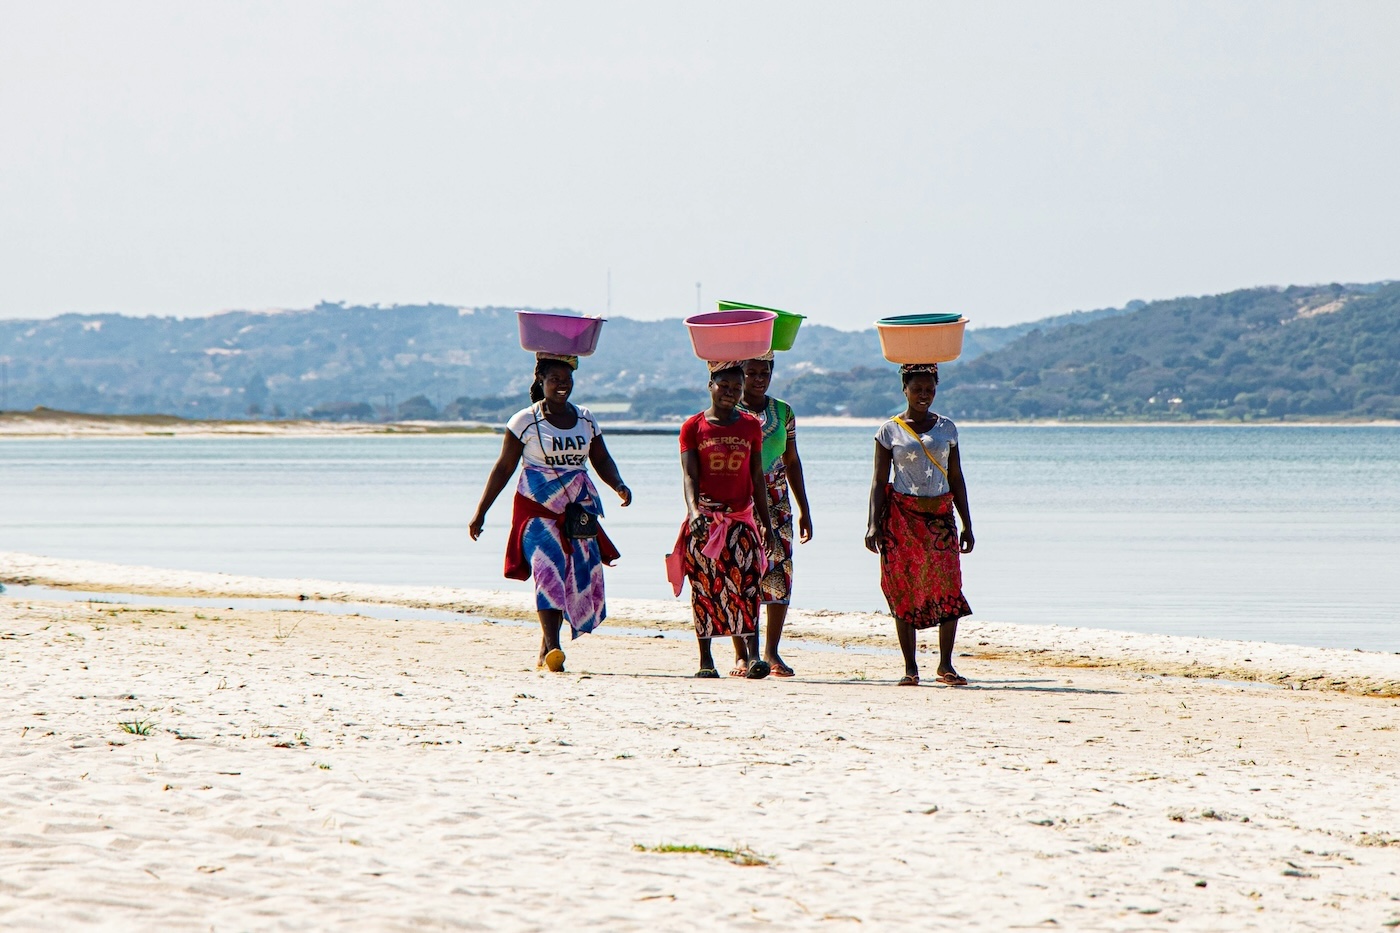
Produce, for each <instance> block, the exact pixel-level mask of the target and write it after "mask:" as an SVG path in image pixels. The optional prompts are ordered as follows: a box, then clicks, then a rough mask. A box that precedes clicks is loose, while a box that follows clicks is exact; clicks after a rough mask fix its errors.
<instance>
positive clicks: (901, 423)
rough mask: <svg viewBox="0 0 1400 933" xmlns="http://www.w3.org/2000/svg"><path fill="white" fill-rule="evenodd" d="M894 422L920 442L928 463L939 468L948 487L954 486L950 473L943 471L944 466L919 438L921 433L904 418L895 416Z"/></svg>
mask: <svg viewBox="0 0 1400 933" xmlns="http://www.w3.org/2000/svg"><path fill="white" fill-rule="evenodd" d="M894 420H895V421H898V422H899V426H900V427H901V428H903V429H904V430H906V431H908V432H909V433H910V434H911V435H913V437H914V440H916V441H918V442H919V447H921V448H922V449H923V451H924V456H925V457H928V462H929V463H932V464H933V465H934V466H936V467H938V472H940V473H942V474H943V478H944V479H945V480H947V482H948V485H949V486H952V485H953V481H952V480H951V479H949V478H948V471H947V470H945V469H943V464H941V463H939V462H938V461H937V460H936V459H935V458H934V456H933V454H931V453H929V452H928V448H927V447H924V439H923V438H922V437H920V436H919V432H918V431H915V430H914V429H913V428H911V427H909V423H908V422H907V421H905V420H904V419H903V418H901V417H899V415H895V416H894Z"/></svg>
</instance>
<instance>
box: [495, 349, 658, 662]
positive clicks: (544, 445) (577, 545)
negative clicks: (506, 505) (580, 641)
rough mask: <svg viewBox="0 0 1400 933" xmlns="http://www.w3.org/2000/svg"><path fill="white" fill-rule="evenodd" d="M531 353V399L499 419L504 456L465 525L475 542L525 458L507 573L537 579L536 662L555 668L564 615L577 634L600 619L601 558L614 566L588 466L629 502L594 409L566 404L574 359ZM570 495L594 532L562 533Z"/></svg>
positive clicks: (603, 603)
mask: <svg viewBox="0 0 1400 933" xmlns="http://www.w3.org/2000/svg"><path fill="white" fill-rule="evenodd" d="M535 359H536V362H535V381H534V382H533V383H532V384H531V386H530V401H531V402H532V403H533V404H532V405H531V406H530V407H529V408H525V409H522V410H521V411H519V412H516V414H515V415H514V416H512V417H511V419H510V421H509V422H507V423H506V434H505V439H504V440H503V442H502V444H501V455H500V456H499V457H497V458H496V465H495V466H493V467H492V468H491V474H490V476H488V477H487V479H486V488H485V489H484V490H483V491H482V493H481V503H480V504H479V505H478V506H477V507H476V515H474V516H473V517H472V521H471V526H470V528H469V531H470V532H471V536H472V540H473V541H475V540H476V539H477V538H478V537H480V536H481V530H482V528H483V527H485V525H486V513H487V512H488V511H489V510H490V508H491V505H492V503H494V502H495V501H496V497H497V496H499V495H500V494H501V491H502V490H503V489H505V487H506V483H508V482H510V478H511V476H512V474H514V473H515V468H516V466H518V465H519V464H520V462H521V461H522V460H523V461H524V462H525V468H524V469H523V470H521V471H520V480H519V482H518V483H517V484H516V488H515V502H514V508H513V510H512V514H511V528H510V538H509V539H508V541H507V544H506V567H505V575H506V576H507V577H509V578H511V579H513V580H528V579H530V578H531V577H534V580H535V609H536V610H537V611H538V612H539V616H540V629H541V630H542V632H543V639H542V640H541V642H540V656H539V663H540V664H541V665H542V666H545V667H548V668H549V669H550V670H551V671H562V670H563V669H564V651H563V649H562V648H561V647H560V646H559V630H560V627H561V626H562V625H563V623H564V621H565V620H567V621H568V623H569V628H570V629H571V630H572V632H573V637H574V638H577V637H578V636H580V635H583V634H585V633H587V632H591V631H593V629H594V628H596V627H597V626H598V625H599V623H601V622H602V621H603V620H604V619H606V618H607V615H608V610H607V603H606V601H605V599H604V596H603V565H604V564H609V565H611V564H612V562H613V561H615V560H616V559H617V558H618V556H619V555H618V552H617V548H615V547H613V544H612V542H611V541H609V540H608V536H607V534H605V533H604V532H603V529H602V527H601V526H600V525H598V522H597V519H598V518H600V517H602V514H603V503H602V501H601V500H600V499H599V497H598V490H597V488H596V487H595V486H594V485H593V481H592V480H591V479H590V478H589V476H588V465H589V464H590V463H591V464H592V465H593V466H594V467H595V468H597V470H598V475H599V476H600V477H601V478H602V480H603V482H605V483H607V484H608V485H609V486H611V487H612V488H613V489H614V490H615V491H616V492H617V494H618V496H619V497H620V498H621V499H622V504H623V505H624V506H628V505H631V504H632V491H631V490H630V489H628V488H627V484H625V483H624V482H623V481H622V477H621V475H619V474H618V471H617V464H616V463H614V462H613V458H612V455H611V454H610V453H608V448H607V445H606V444H605V443H604V442H603V432H602V429H601V428H599V427H598V422H597V421H595V420H594V418H593V415H592V413H591V412H589V410H588V409H587V408H584V407H582V406H579V405H574V404H571V403H570V402H569V395H570V393H572V392H573V389H574V370H575V369H577V368H578V357H571V356H556V355H553V354H548V353H537V354H535ZM572 503H577V504H578V507H579V508H580V509H582V511H583V513H585V514H584V515H583V519H584V521H585V522H586V523H587V524H589V525H591V526H592V528H593V529H596V535H595V536H589V537H571V536H570V535H569V533H568V529H567V527H566V521H565V511H566V509H568V507H569V506H570V504H572ZM590 517H591V520H590Z"/></svg>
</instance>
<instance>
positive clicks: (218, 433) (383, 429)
mask: <svg viewBox="0 0 1400 933" xmlns="http://www.w3.org/2000/svg"><path fill="white" fill-rule="evenodd" d="M884 422H885V419H883V418H856V417H846V416H835V415H807V416H804V417H802V418H801V424H802V426H803V427H809V428H878V427H879V426H880V425H881V424H883V423H884ZM958 423H959V425H961V426H962V427H978V428H980V427H999V428H1104V429H1111V428H1207V427H1208V428H1317V427H1337V428H1396V427H1400V421H1395V420H1384V419H1338V420H1334V421H1326V420H1321V421H1318V420H1309V421H1223V420H1201V421H1131V420H1123V421H1118V420H1114V421H1075V420H1066V419H1056V418H1045V419H1036V420H1028V421H981V420H976V419H969V420H966V421H959V422H958ZM603 427H604V429H605V430H612V431H614V432H615V433H618V434H651V433H656V434H674V433H675V432H676V431H678V430H679V429H680V421H679V420H677V421H628V420H624V419H619V420H615V421H606V422H604V424H603ZM500 430H501V426H500V425H495V424H488V423H485V422H480V421H394V422H358V421H356V422H345V421H312V420H308V419H288V420H283V421H234V420H209V421H201V420H195V419H188V418H181V417H178V416H175V415H88V414H82V413H78V412H65V411H58V410H54V409H43V410H41V411H27V412H21V411H0V440H27V439H35V440H53V439H62V438H92V437H112V438H142V437H151V438H166V437H184V438H206V437H219V438H237V437H253V438H269V437H326V438H329V437H424V436H433V435H452V436H461V437H476V436H481V437H495V436H497V435H499V433H500Z"/></svg>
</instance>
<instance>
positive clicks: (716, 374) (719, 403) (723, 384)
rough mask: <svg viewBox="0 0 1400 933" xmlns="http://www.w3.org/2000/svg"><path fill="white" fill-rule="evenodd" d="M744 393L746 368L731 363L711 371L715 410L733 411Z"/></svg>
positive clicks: (711, 387)
mask: <svg viewBox="0 0 1400 933" xmlns="http://www.w3.org/2000/svg"><path fill="white" fill-rule="evenodd" d="M743 395H744V369H743V367H742V366H740V365H739V364H738V363H730V364H728V365H726V366H721V367H719V368H717V369H712V370H711V371H710V404H711V405H713V406H714V409H715V411H732V410H733V408H734V406H735V405H738V404H739V399H740V398H742V397H743Z"/></svg>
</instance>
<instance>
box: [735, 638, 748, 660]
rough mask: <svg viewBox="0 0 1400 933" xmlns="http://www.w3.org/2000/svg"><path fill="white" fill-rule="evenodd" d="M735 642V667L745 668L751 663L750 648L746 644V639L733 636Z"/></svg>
mask: <svg viewBox="0 0 1400 933" xmlns="http://www.w3.org/2000/svg"><path fill="white" fill-rule="evenodd" d="M733 642H734V666H735V667H743V666H745V665H747V664H748V663H749V652H748V646H747V645H745V644H744V639H742V638H740V637H739V636H738V635H735V636H733Z"/></svg>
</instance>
